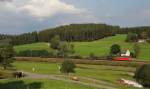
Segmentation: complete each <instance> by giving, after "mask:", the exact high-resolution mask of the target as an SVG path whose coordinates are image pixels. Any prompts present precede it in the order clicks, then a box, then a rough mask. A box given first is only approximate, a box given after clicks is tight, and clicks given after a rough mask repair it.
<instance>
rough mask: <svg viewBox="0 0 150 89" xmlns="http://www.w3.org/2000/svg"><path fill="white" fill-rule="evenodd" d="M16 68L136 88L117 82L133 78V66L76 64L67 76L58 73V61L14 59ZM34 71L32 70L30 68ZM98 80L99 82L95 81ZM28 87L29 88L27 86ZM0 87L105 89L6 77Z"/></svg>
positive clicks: (0, 81)
mask: <svg viewBox="0 0 150 89" xmlns="http://www.w3.org/2000/svg"><path fill="white" fill-rule="evenodd" d="M13 66H14V68H15V69H16V70H20V71H25V72H30V73H35V74H44V75H49V76H56V77H57V78H61V79H65V80H70V76H77V77H78V78H79V81H80V82H84V83H90V84H92V83H94V84H96V85H100V86H106V87H113V88H114V87H115V88H117V89H138V88H134V87H131V86H126V85H122V84H119V83H118V82H117V80H118V79H120V78H124V79H129V80H134V79H133V73H134V71H135V70H136V68H135V67H128V66H127V67H123V66H105V65H89V64H77V68H76V69H75V71H76V72H75V73H72V74H70V75H69V76H67V75H65V74H62V73H60V71H59V66H60V64H59V63H48V62H28V61H16V62H14V63H13ZM33 67H34V68H35V71H34V72H33V71H32V68H33ZM97 81H99V82H97ZM28 87H30V88H28ZM0 89H105V88H103V87H102V88H98V87H93V86H91V85H83V84H78V83H72V82H66V81H61V80H51V79H34V78H33V79H32V78H30V79H26V78H25V79H12V78H11V79H6V80H0ZM142 89H144V88H142Z"/></svg>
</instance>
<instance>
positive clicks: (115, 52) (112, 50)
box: [110, 44, 121, 56]
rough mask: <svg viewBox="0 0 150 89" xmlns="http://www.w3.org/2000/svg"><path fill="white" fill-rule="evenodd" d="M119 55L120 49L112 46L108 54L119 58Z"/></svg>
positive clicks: (116, 45)
mask: <svg viewBox="0 0 150 89" xmlns="http://www.w3.org/2000/svg"><path fill="white" fill-rule="evenodd" d="M120 53H121V47H120V45H118V44H113V45H112V46H111V48H110V54H111V55H114V56H116V55H117V56H120Z"/></svg>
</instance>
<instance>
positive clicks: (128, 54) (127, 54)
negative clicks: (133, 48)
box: [121, 50, 131, 57]
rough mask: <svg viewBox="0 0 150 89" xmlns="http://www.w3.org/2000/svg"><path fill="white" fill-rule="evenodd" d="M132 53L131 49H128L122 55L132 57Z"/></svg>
mask: <svg viewBox="0 0 150 89" xmlns="http://www.w3.org/2000/svg"><path fill="white" fill-rule="evenodd" d="M130 55H131V52H130V50H127V51H126V52H125V53H121V56H122V57H130Z"/></svg>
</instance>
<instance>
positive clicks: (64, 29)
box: [0, 24, 150, 45]
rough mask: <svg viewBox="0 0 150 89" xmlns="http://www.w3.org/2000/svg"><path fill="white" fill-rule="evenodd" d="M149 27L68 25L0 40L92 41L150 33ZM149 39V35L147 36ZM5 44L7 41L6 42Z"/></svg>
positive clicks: (5, 35)
mask: <svg viewBox="0 0 150 89" xmlns="http://www.w3.org/2000/svg"><path fill="white" fill-rule="evenodd" d="M149 30H150V27H148V26H147V27H146V26H145V27H132V28H120V27H119V26H112V25H107V24H70V25H64V26H59V27H56V28H50V29H46V30H43V31H39V32H36V31H35V32H30V33H24V34H19V35H7V34H0V40H4V39H5V40H6V39H9V40H11V43H12V44H13V45H20V44H29V43H36V42H49V41H50V40H51V38H52V37H54V36H55V35H59V36H60V39H61V40H65V41H70V42H73V41H93V40H97V39H102V38H104V37H108V36H114V35H115V34H127V33H129V32H133V33H137V34H139V33H142V32H147V33H150V31H149ZM148 37H150V35H149V36H148ZM6 42H7V41H6Z"/></svg>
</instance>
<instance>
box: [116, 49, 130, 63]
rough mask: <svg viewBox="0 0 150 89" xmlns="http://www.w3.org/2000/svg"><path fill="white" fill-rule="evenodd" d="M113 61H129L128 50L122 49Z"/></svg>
mask: <svg viewBox="0 0 150 89" xmlns="http://www.w3.org/2000/svg"><path fill="white" fill-rule="evenodd" d="M114 60H115V61H131V52H130V50H126V51H123V52H122V53H121V55H120V57H115V58H114Z"/></svg>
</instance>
